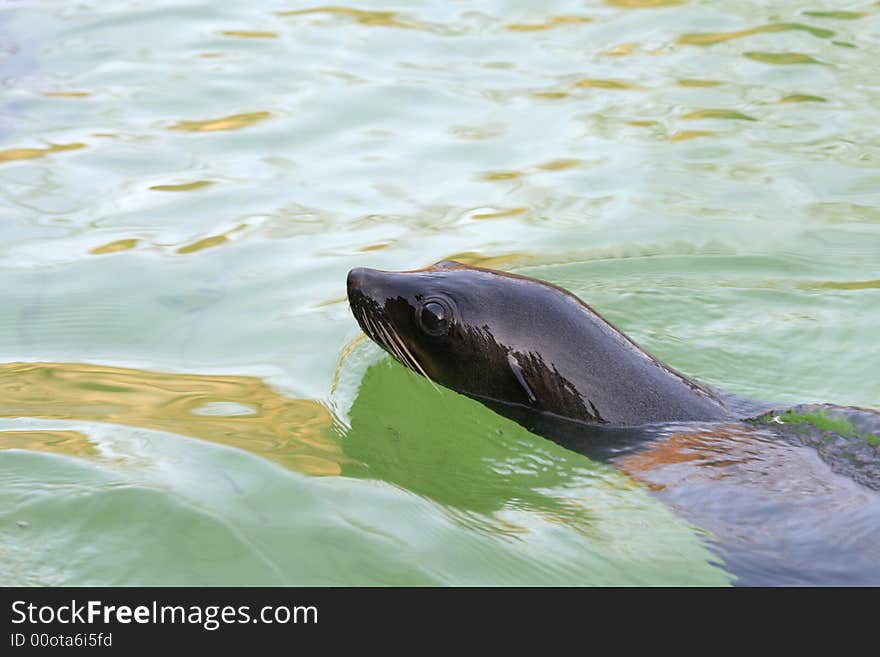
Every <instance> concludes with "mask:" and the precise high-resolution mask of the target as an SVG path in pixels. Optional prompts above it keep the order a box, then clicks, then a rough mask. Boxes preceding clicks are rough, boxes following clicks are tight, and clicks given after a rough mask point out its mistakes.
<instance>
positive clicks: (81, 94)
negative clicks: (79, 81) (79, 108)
mask: <svg viewBox="0 0 880 657" xmlns="http://www.w3.org/2000/svg"><path fill="white" fill-rule="evenodd" d="M43 95H44V96H48V97H49V98H85V97H86V96H91V95H92V92H91V91H46V92H44V93H43Z"/></svg>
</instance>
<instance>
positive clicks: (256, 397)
mask: <svg viewBox="0 0 880 657" xmlns="http://www.w3.org/2000/svg"><path fill="white" fill-rule="evenodd" d="M224 407H234V408H246V409H248V410H249V411H252V412H249V413H247V414H240V413H237V412H230V413H226V414H218V413H217V412H216V408H220V409H222V408H224ZM0 417H33V418H46V419H55V420H81V421H89V422H108V423H112V424H121V425H126V426H133V427H142V428H145V429H153V430H156V431H165V432H169V433H175V434H178V435H182V436H189V437H192V438H199V439H202V440H207V441H210V442H214V443H220V444H223V445H230V446H232V447H237V448H240V449H243V450H247V451H249V452H252V453H254V454H257V455H258V456H261V457H264V458H267V459H269V460H271V461H274V462H276V463H280V464H281V465H283V466H285V467H288V468H291V469H294V470H299V471H302V472H306V473H308V474H313V475H333V474H339V472H340V465H341V464H342V463H344V462H345V457H344V456H343V454H342V450H341V449H340V446H339V444H338V443H337V441H336V440H335V439H334V438H333V434H332V432H331V431H330V427H331V422H332V420H331V417H330V413H329V412H328V411H327V409H326V408H324V406H322V405H321V404H319V403H318V402H316V401H314V400H308V399H291V398H289V397H284V396H282V395H280V394H279V393H277V392H275V391H274V390H272V389H271V388H269V387H268V386H267V385H266V384H265V383H263V381H262V380H260V379H258V378H256V377H249V376H223V375H201V374H172V373H167V372H150V371H146V370H137V369H129V368H122V367H110V366H104V365H91V364H85V363H6V364H2V365H0ZM36 433H40V434H43V436H42V437H40V436H36V435H31V434H36ZM76 433H77V432H70V431H68V432H64V431H62V432H56V431H52V432H46V431H42V432H17V434H27V435H18V437H17V438H14V439H12V440H13V442H15V443H16V444H15V446H17V447H22V448H24V449H29V448H28V447H23V445H24V444H25V443H26V442H27V441H31V443H33V444H35V445H38V447H37V448H38V449H42V450H43V451H55V452H56V453H64V454H69V453H72V452H71V450H74V449H76V450H79V452H78V453H80V454H89V453H91V452H89V451H88V449H89V448H87V447H86V446H85V444H84V443H83V440H86V439H85V438H82V439H80V438H77V437H75V436H73V435H71V434H76ZM3 435H8V432H3V433H0V444H5V443H3ZM86 442H87V440H86Z"/></svg>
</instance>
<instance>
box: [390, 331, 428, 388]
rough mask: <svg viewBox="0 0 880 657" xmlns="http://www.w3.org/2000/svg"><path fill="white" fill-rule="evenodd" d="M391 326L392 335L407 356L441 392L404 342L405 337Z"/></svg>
mask: <svg viewBox="0 0 880 657" xmlns="http://www.w3.org/2000/svg"><path fill="white" fill-rule="evenodd" d="M390 328H391V335H392V336H393V337H394V338H395V339H396V340H397V344H398V345H400V347H401V348H402V349H403V351H405V352H406V354H407V356H409V358H410V361H411V362H412V364H413V365H415V367H416V368H418V370H419V372H421V373H422V376H423V377H425V378H426V379H428V382H429V383H430V384H431V385H432V386H433V387H434V390H436V391H437V392H440V388H438V387H437V384H436V383H434V381H433V379H431V377H430V376H428V373H427V372H425V370H424V368H423V367H422V365H421V363H419V360H418V358H416V357H415V356H414V355H413V353H412V352H411V351H410V350H409V348H408V347H407V346H406V342H404V340H403V338H401V337H400V335H398V333H397V331H395V330H394V327H393V326H392V327H390ZM411 369H413V370H415V368H412V367H411Z"/></svg>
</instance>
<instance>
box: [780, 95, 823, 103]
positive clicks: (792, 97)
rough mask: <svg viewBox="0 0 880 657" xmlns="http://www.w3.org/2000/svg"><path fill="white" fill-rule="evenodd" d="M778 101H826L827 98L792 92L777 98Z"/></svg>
mask: <svg viewBox="0 0 880 657" xmlns="http://www.w3.org/2000/svg"><path fill="white" fill-rule="evenodd" d="M779 102H780V103H827V102H828V99H827V98H822V96H811V95H809V94H792V95H790V96H785V97H784V98H780V99H779Z"/></svg>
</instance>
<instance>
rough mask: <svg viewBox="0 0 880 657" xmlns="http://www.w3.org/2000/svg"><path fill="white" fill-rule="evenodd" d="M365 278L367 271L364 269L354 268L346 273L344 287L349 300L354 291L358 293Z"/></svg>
mask: <svg viewBox="0 0 880 657" xmlns="http://www.w3.org/2000/svg"><path fill="white" fill-rule="evenodd" d="M366 278H367V270H366V269H365V268H364V267H355V268H354V269H352V270H351V271H350V272H348V279H347V281H346V286H347V288H348V298H349V299H351V293H352V292H354V291H358V292H360V291H361V290H362V289H363V287H364V283H365V282H366Z"/></svg>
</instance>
